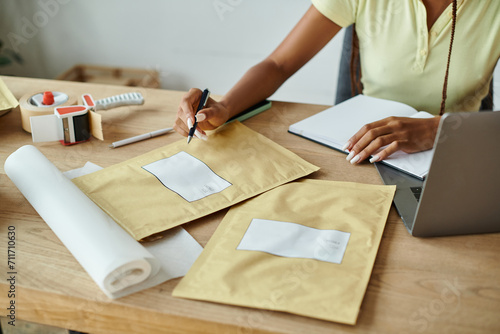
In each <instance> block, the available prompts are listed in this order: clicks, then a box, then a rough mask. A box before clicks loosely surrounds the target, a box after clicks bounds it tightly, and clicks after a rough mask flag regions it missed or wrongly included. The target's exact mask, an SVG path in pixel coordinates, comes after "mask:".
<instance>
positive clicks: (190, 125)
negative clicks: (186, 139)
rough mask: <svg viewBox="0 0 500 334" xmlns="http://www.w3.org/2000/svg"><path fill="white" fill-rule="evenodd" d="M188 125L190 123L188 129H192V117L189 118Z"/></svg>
mask: <svg viewBox="0 0 500 334" xmlns="http://www.w3.org/2000/svg"><path fill="white" fill-rule="evenodd" d="M187 125H188V129H191V128H192V127H193V121H191V118H188V119H187Z"/></svg>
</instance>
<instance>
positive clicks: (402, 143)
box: [344, 116, 441, 164]
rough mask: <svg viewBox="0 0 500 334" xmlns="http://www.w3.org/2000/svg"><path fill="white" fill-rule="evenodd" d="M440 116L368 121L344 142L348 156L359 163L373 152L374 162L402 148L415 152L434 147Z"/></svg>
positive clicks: (353, 162)
mask: <svg viewBox="0 0 500 334" xmlns="http://www.w3.org/2000/svg"><path fill="white" fill-rule="evenodd" d="M440 118H441V117H439V116H438V117H432V118H409V117H388V118H384V119H382V120H380V121H376V122H373V123H369V124H366V125H365V126H363V127H362V128H361V130H359V131H358V132H357V133H356V134H355V135H354V136H352V137H351V138H350V139H349V141H348V142H347V143H346V145H345V146H344V150H348V151H349V155H348V156H347V158H346V159H347V160H349V161H350V162H351V163H352V164H357V163H360V162H361V161H363V160H365V159H366V158H368V157H369V156H371V155H372V158H371V159H370V162H372V163H373V162H376V161H380V160H384V159H386V158H387V157H388V156H390V155H391V154H393V153H394V152H396V151H399V150H402V151H403V152H406V153H414V152H420V151H425V150H428V149H431V148H432V146H433V145H434V138H435V137H436V133H437V129H438V125H439V120H440ZM382 148H383V149H382Z"/></svg>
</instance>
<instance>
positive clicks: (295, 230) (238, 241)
mask: <svg viewBox="0 0 500 334" xmlns="http://www.w3.org/2000/svg"><path fill="white" fill-rule="evenodd" d="M394 192H395V186H379V185H366V184H359V183H348V182H335V181H320V180H302V181H299V182H292V183H288V184H285V185H283V186H280V187H278V188H276V189H273V190H271V191H268V192H266V193H264V194H262V195H260V196H258V197H255V198H253V199H250V200H248V201H245V202H243V203H241V204H239V205H237V206H234V207H232V208H231V210H229V212H228V213H227V215H226V216H225V217H224V219H223V221H222V222H221V224H220V225H219V227H218V229H217V230H216V231H215V233H214V235H213V236H212V238H211V239H210V241H209V242H208V244H207V245H206V247H205V249H204V250H203V252H202V254H201V255H200V256H199V257H198V259H197V260H196V262H195V264H194V265H193V266H192V267H191V269H190V270H189V272H188V274H187V275H186V276H185V277H184V278H183V279H182V280H181V281H180V283H179V284H178V285H177V287H176V288H175V290H174V291H173V295H174V296H175V297H182V298H190V299H198V300H205V301H212V302H219V303H226V304H233V305H239V306H248V307H255V308H261V309H268V310H276V311H284V312H289V313H294V314H299V315H303V316H307V317H312V318H318V319H323V320H329V321H335V322H340V323H345V324H351V325H353V324H355V323H356V319H357V316H358V313H359V310H360V307H361V302H362V300H363V297H364V294H365V291H366V288H367V285H368V281H369V279H370V275H371V271H372V268H373V264H374V262H375V257H376V254H377V250H378V247H379V244H380V240H381V237H382V233H383V230H384V227H385V223H386V220H387V216H388V213H389V210H390V207H391V202H392V198H393V196H394Z"/></svg>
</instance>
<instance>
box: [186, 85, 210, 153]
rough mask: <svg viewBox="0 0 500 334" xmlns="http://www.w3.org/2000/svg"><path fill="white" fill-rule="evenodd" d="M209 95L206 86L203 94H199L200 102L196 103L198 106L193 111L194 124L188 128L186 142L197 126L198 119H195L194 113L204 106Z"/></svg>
mask: <svg viewBox="0 0 500 334" xmlns="http://www.w3.org/2000/svg"><path fill="white" fill-rule="evenodd" d="M209 96H210V91H209V90H208V88H207V89H205V90H204V91H203V94H201V99H200V103H199V104H198V108H197V109H196V112H195V113H194V115H195V118H194V124H193V126H192V127H191V129H189V134H188V138H187V142H188V144H189V142H190V141H191V139H193V136H194V132H195V131H196V127H197V126H198V121H197V120H196V114H197V113H198V111H200V110H201V109H203V108H204V107H205V104H207V101H208V97H209Z"/></svg>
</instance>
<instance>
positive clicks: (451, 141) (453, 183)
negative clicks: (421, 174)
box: [375, 112, 500, 237]
mask: <svg viewBox="0 0 500 334" xmlns="http://www.w3.org/2000/svg"><path fill="white" fill-rule="evenodd" d="M375 166H376V168H377V170H378V172H379V174H380V176H381V177H382V180H383V181H384V183H385V184H390V185H396V186H397V190H396V195H395V197H394V204H395V206H396V209H397V211H398V213H399V215H400V216H401V218H402V219H403V222H404V224H405V225H406V228H407V229H408V231H409V232H410V233H411V234H412V235H413V236H418V237H430V236H445V235H456V234H473V233H490V232H500V112H477V113H453V114H445V115H444V116H443V117H442V118H441V123H440V124H439V129H438V133H437V135H436V140H435V142H434V155H433V158H432V163H431V167H430V169H429V173H428V174H427V177H426V178H425V181H422V180H419V179H417V178H414V177H412V176H410V175H408V174H405V173H403V172H400V171H398V170H396V169H393V168H391V167H388V166H387V165H384V164H380V163H376V164H375Z"/></svg>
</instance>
